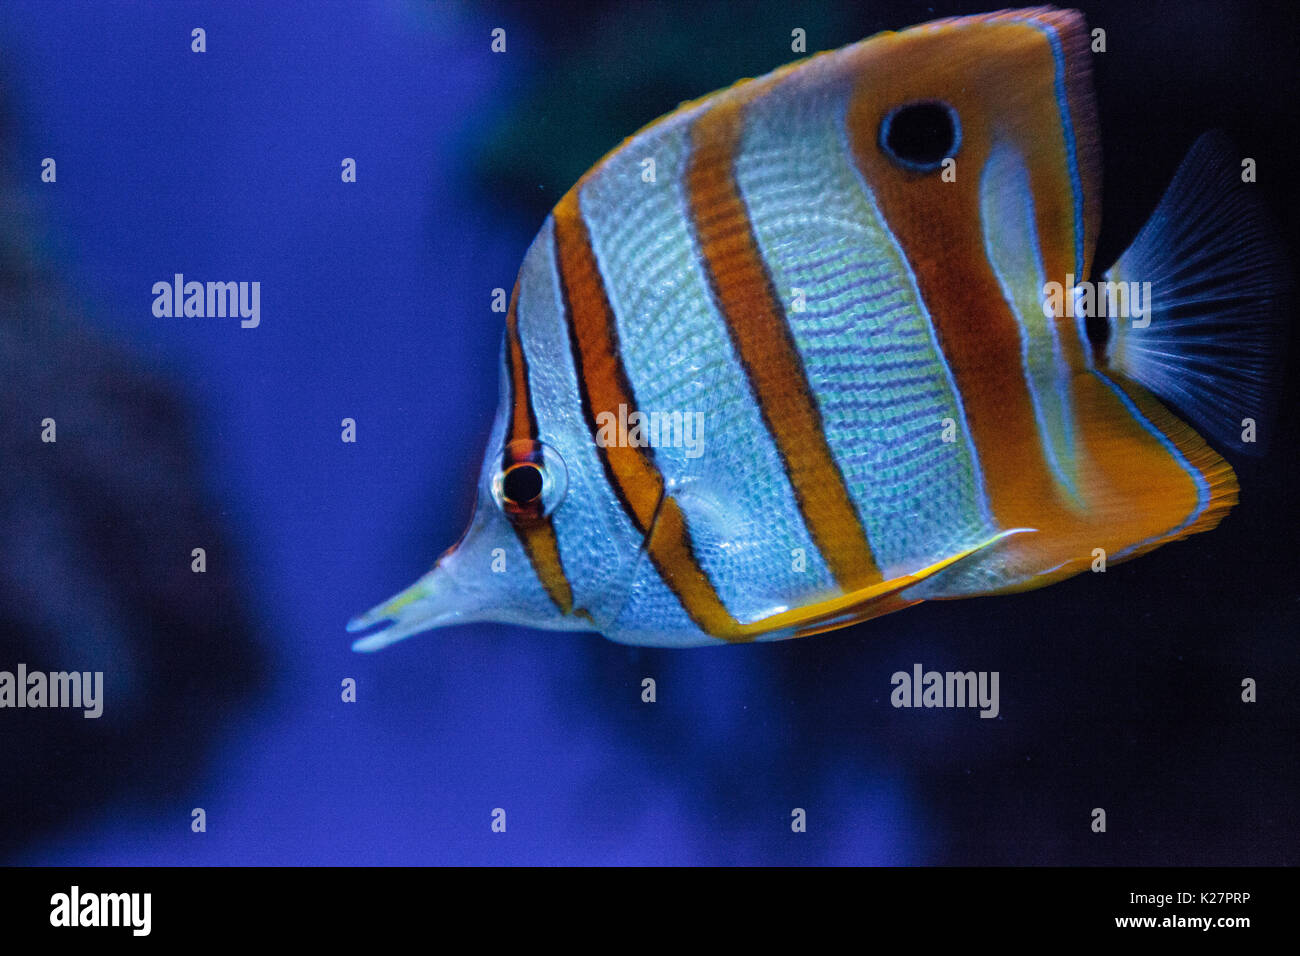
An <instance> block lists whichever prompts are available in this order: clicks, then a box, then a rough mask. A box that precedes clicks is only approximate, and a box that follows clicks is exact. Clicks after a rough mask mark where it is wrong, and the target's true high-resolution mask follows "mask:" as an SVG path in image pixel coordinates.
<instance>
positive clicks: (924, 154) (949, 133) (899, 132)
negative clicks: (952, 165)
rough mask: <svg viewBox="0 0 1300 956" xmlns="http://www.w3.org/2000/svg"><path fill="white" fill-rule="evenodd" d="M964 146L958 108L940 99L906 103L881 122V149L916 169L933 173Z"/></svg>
mask: <svg viewBox="0 0 1300 956" xmlns="http://www.w3.org/2000/svg"><path fill="white" fill-rule="evenodd" d="M960 145H961V122H960V121H959V120H958V118H957V111H956V110H954V109H953V108H952V107H951V106H949V105H948V104H947V103H943V102H940V101H939V100H919V101H917V102H914V103H904V104H903V105H902V106H898V107H895V108H894V109H892V110H890V111H889V112H888V113H886V114H885V118H884V119H883V120H882V121H881V123H880V148H881V149H882V150H884V151H885V155H887V156H888V157H889V158H890V159H892V160H893V161H894V162H895V163H897V164H898V165H899V166H902V167H904V168H905V169H910V170H912V171H913V172H919V173H929V172H934V170H936V169H938V168H939V167H940V166H941V165H943V161H944V160H945V159H947V158H948V157H949V156H952V155H953V154H954V153H956V152H957V147H958V146H960Z"/></svg>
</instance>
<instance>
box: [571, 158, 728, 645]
mask: <svg viewBox="0 0 1300 956" xmlns="http://www.w3.org/2000/svg"><path fill="white" fill-rule="evenodd" d="M581 185H582V184H581V183H579V184H578V186H575V187H574V188H573V189H571V190H569V192H568V193H567V194H566V195H565V197H564V198H563V199H561V200H560V202H559V204H558V205H557V206H556V207H555V209H554V211H553V212H552V216H553V217H554V220H555V254H556V266H557V271H558V272H559V276H560V288H561V291H562V293H563V298H564V304H565V310H566V313H567V319H568V325H569V337H570V341H571V343H572V348H573V361H574V365H575V366H576V368H577V372H578V384H579V388H580V390H581V392H582V400H583V414H584V415H586V416H587V421H588V426H589V427H590V428H591V430H592V435H593V437H594V436H595V434H596V432H597V431H598V429H597V426H596V416H597V415H599V414H600V413H601V412H605V411H609V412H613V413H617V411H618V407H619V406H620V405H626V406H627V408H628V412H629V414H630V413H631V412H632V411H634V410H635V409H636V407H637V406H636V397H635V396H634V395H633V392H632V385H631V383H630V382H629V381H628V378H627V371H626V369H624V367H623V363H622V359H621V358H620V356H619V343H618V331H617V328H616V326H615V324H614V314H613V310H612V309H611V308H610V304H609V300H608V299H607V298H606V295H605V286H604V281H603V280H602V278H601V275H600V267H599V265H598V263H597V262H596V256H595V253H594V252H593V250H592V248H591V237H590V236H589V235H588V233H587V226H586V223H585V222H584V221H583V219H582V213H581V211H580V210H579V208H578V190H579V188H580V187H581ZM597 451H598V453H599V455H600V458H601V462H602V463H603V465H604V467H605V474H606V476H607V478H608V479H609V484H610V487H611V488H613V489H614V492H615V494H617V495H618V496H619V499H620V500H621V502H622V503H623V507H624V509H625V510H626V511H627V513H628V516H629V517H630V518H631V519H632V522H633V524H635V525H636V528H637V530H639V531H640V532H641V533H642V534H644V535H646V554H647V555H648V556H649V558H650V560H651V561H652V562H653V564H654V566H655V568H656V570H658V572H659V575H660V577H661V578H662V579H663V581H664V584H666V585H667V586H668V588H669V589H670V590H671V591H672V592H673V593H674V594H675V595H676V596H677V598H678V600H679V601H680V602H681V605H682V608H683V609H684V610H685V611H686V613H687V615H688V616H689V617H690V618H691V620H693V621H694V622H695V623H696V625H697V626H698V627H699V628H700V629H701V630H703V631H704V632H705V633H707V634H711V635H713V636H714V637H720V638H723V639H725V640H752V639H753V635H748V634H745V633H744V630H743V628H742V626H741V625H740V624H739V623H738V622H737V621H736V620H735V619H734V618H733V617H732V616H731V613H730V612H729V611H728V610H727V608H726V606H725V605H724V604H723V603H722V600H721V599H720V598H719V597H718V594H717V591H716V590H715V589H714V587H713V584H712V582H711V581H709V578H708V575H707V574H706V573H705V572H704V569H703V568H701V567H700V564H699V560H698V559H697V558H696V556H695V552H694V548H693V547H692V545H691V539H690V531H689V529H688V528H687V525H686V518H685V515H683V514H682V511H681V509H680V507H679V506H678V505H677V502H676V501H674V500H673V499H672V498H671V497H670V496H667V495H666V494H665V492H664V483H663V477H662V475H660V473H659V469H658V466H657V465H656V464H655V462H654V457H653V454H654V451H653V449H651V448H640V447H635V448H634V447H624V446H605V445H600V444H599V443H598V445H597Z"/></svg>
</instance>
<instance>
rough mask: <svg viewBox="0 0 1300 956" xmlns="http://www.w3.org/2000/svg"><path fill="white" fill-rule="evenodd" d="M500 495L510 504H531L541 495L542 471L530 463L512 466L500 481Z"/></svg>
mask: <svg viewBox="0 0 1300 956" xmlns="http://www.w3.org/2000/svg"><path fill="white" fill-rule="evenodd" d="M501 494H502V495H504V496H505V499H506V500H507V501H509V502H510V503H511V504H515V505H527V504H531V503H532V501H533V499H535V498H540V497H541V494H542V469H541V468H540V467H538V466H537V465H534V464H533V463H532V462H531V461H528V462H524V463H523V464H521V465H514V466H512V467H511V468H510V469H509V470H508V471H507V472H506V473H505V476H504V477H503V478H502V479H501Z"/></svg>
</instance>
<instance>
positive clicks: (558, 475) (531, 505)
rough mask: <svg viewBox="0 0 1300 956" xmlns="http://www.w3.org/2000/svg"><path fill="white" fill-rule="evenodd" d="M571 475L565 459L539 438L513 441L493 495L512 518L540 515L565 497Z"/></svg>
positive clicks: (506, 452)
mask: <svg viewBox="0 0 1300 956" xmlns="http://www.w3.org/2000/svg"><path fill="white" fill-rule="evenodd" d="M568 484H569V475H568V471H567V469H566V468H565V467H564V459H563V458H561V457H560V455H559V453H558V452H557V451H556V450H555V449H554V448H551V447H550V446H549V445H544V444H542V443H541V442H538V441H527V440H523V441H513V442H511V443H510V444H509V445H507V446H506V448H505V451H504V453H503V454H502V456H501V466H500V467H499V468H498V469H497V472H496V474H495V475H494V476H493V478H492V497H493V498H494V499H495V500H496V503H497V506H498V507H499V508H500V509H501V510H502V511H503V512H505V513H506V514H507V515H509V516H510V517H512V518H520V519H526V518H540V517H543V516H544V515H548V514H550V513H551V512H552V511H554V510H555V508H556V507H557V506H558V505H559V503H560V502H561V501H562V500H564V494H565V492H566V491H567V490H568Z"/></svg>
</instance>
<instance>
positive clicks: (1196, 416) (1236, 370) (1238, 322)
mask: <svg viewBox="0 0 1300 956" xmlns="http://www.w3.org/2000/svg"><path fill="white" fill-rule="evenodd" d="M1242 172H1243V168H1242V157H1241V156H1240V155H1239V154H1238V152H1237V151H1235V150H1234V149H1233V148H1232V145H1231V143H1230V142H1229V140H1228V138H1227V137H1226V136H1225V135H1224V134H1223V133H1221V132H1217V131H1216V132H1211V133H1206V134H1205V135H1203V136H1201V138H1200V139H1198V140H1197V141H1196V144H1195V145H1194V146H1193V147H1192V149H1191V151H1190V152H1189V153H1188V154H1187V158H1186V159H1184V160H1183V162H1182V165H1181V166H1179V167H1178V172H1177V173H1176V174H1175V175H1174V179H1173V182H1172V183H1170V185H1169V188H1168V189H1167V190H1166V191H1165V195H1164V197H1163V198H1162V199H1161V200H1160V205H1159V206H1157V207H1156V211H1155V212H1154V213H1153V214H1152V216H1151V219H1150V220H1149V221H1148V222H1147V224H1146V225H1145V226H1144V227H1143V228H1142V231H1141V232H1140V233H1139V234H1138V237H1137V239H1136V240H1134V242H1133V245H1132V246H1130V247H1129V249H1128V250H1127V251H1126V252H1125V253H1124V254H1123V255H1122V256H1120V258H1119V260H1118V261H1117V262H1116V263H1115V265H1114V266H1113V267H1112V268H1111V269H1110V270H1109V271H1108V272H1106V273H1105V276H1104V278H1105V279H1106V281H1108V282H1124V283H1134V282H1136V283H1146V282H1149V283H1150V287H1149V288H1150V301H1149V302H1148V303H1147V309H1146V310H1145V314H1144V315H1143V316H1142V317H1140V318H1136V317H1115V316H1112V317H1110V318H1109V319H1108V321H1109V322H1110V338H1109V341H1108V343H1107V348H1106V362H1107V365H1108V367H1109V368H1110V369H1112V370H1114V371H1117V372H1119V373H1121V374H1123V375H1124V376H1126V377H1128V378H1130V379H1132V380H1133V381H1135V382H1137V383H1139V384H1140V385H1143V386H1145V387H1146V388H1147V389H1149V390H1150V391H1151V392H1153V393H1155V394H1156V395H1157V396H1159V397H1160V398H1162V399H1165V400H1167V401H1168V402H1170V403H1171V404H1172V405H1175V406H1177V407H1178V409H1179V410H1181V411H1182V412H1183V414H1184V415H1186V416H1187V418H1188V420H1189V421H1190V422H1191V423H1192V424H1193V425H1194V426H1195V427H1196V428H1198V429H1199V430H1200V431H1202V432H1203V433H1204V434H1205V435H1206V436H1207V437H1209V438H1210V439H1211V440H1212V441H1213V442H1214V443H1215V444H1217V445H1219V446H1220V448H1221V449H1223V450H1225V451H1226V450H1236V451H1239V452H1245V453H1248V454H1259V453H1261V452H1262V451H1263V448H1264V446H1265V445H1266V444H1267V442H1268V439H1269V437H1270V431H1271V428H1270V424H1271V421H1270V420H1271V418H1272V409H1273V406H1274V393H1275V388H1274V385H1275V383H1276V379H1277V375H1278V372H1279V370H1280V368H1281V358H1282V355H1281V352H1282V347H1283V339H1284V335H1285V331H1286V321H1285V320H1287V319H1288V318H1289V315H1288V314H1287V313H1286V312H1285V311H1284V309H1285V307H1286V296H1287V293H1288V290H1289V287H1290V271H1289V267H1288V265H1287V262H1286V258H1285V256H1284V253H1283V249H1282V245H1281V243H1280V241H1279V240H1278V239H1277V237H1276V235H1275V233H1274V231H1273V229H1272V228H1271V227H1270V225H1269V222H1268V219H1267V217H1266V216H1265V214H1264V210H1263V208H1262V204H1261V202H1260V200H1259V198H1258V197H1257V196H1256V195H1255V194H1254V192H1255V190H1257V189H1258V188H1259V187H1258V186H1257V185H1256V184H1255V183H1253V182H1243V181H1242ZM1130 288H1132V286H1130ZM1252 423H1253V424H1252Z"/></svg>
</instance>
